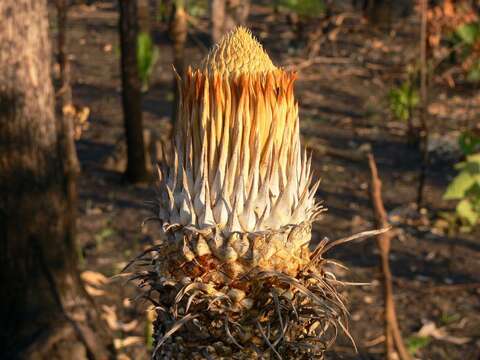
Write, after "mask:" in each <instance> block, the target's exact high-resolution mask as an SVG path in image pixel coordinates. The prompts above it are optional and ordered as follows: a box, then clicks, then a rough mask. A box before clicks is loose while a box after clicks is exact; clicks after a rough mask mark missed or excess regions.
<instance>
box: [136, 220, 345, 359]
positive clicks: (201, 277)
mask: <svg viewBox="0 0 480 360" xmlns="http://www.w3.org/2000/svg"><path fill="white" fill-rule="evenodd" d="M164 228H165V227H164ZM310 228H311V224H310V222H305V223H302V224H300V225H297V226H288V227H284V228H283V229H282V230H280V231H276V232H271V233H265V232H264V233H262V234H254V233H252V234H246V235H245V236H241V235H240V234H238V235H239V236H230V238H229V239H227V240H226V241H222V242H221V244H222V246H220V247H217V246H216V245H215V244H216V243H215V242H214V241H213V240H212V239H214V238H215V234H214V232H213V231H210V232H209V231H203V232H195V231H193V230H192V229H186V228H177V229H174V228H172V227H170V228H169V229H168V230H166V233H165V234H164V235H165V236H166V237H164V238H166V239H168V240H167V241H166V242H165V244H168V245H165V246H162V245H159V246H156V247H154V248H152V249H150V251H148V252H146V253H145V254H144V255H143V257H140V258H138V259H137V263H138V264H139V265H140V264H142V265H144V266H147V269H146V270H144V271H141V272H139V273H138V274H137V275H136V278H140V279H141V284H142V287H143V288H144V290H145V293H144V294H145V297H146V298H148V299H150V300H151V301H152V302H153V303H154V304H155V306H156V311H157V320H156V322H155V326H154V327H155V351H154V359H257V358H258V359H260V358H261V359H281V358H283V359H321V358H322V356H323V353H324V351H325V350H327V349H328V348H329V347H330V346H331V345H332V344H333V342H334V341H335V338H336V336H337V334H338V332H339V330H343V331H344V332H346V333H347V335H348V331H347V329H346V325H345V324H346V313H347V311H346V309H345V307H344V305H343V300H342V298H341V296H340V295H339V294H338V292H337V288H338V286H339V285H340V286H341V282H339V281H338V280H336V279H335V276H334V275H333V274H332V273H330V272H328V271H325V270H324V266H325V264H326V263H328V261H327V260H325V259H323V258H322V253H323V250H324V249H327V247H326V245H327V241H323V242H321V243H320V244H319V246H318V247H317V249H316V250H315V251H314V252H313V253H312V252H310V251H309V250H308V242H309V241H310ZM174 238H175V239H176V240H175V241H174V240H173V239H174ZM199 243H200V244H203V245H202V246H199ZM209 244H210V246H209ZM240 245H242V246H240ZM226 246H229V247H231V250H228V253H229V254H230V256H229V257H227V258H228V259H227V260H225V256H223V255H221V253H222V252H221V249H225V247H226ZM328 248H329V247H328ZM235 249H236V250H237V251H235ZM239 249H243V251H238V250H239ZM270 249H275V251H270ZM199 251H200V254H201V255H198V254H199ZM232 251H234V252H235V255H234V256H232V255H231V254H232ZM284 253H289V254H290V256H289V257H283V256H282V254H284ZM222 259H223V260H222ZM145 260H146V261H145Z"/></svg>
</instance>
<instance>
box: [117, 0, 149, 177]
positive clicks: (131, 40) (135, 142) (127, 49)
mask: <svg viewBox="0 0 480 360" xmlns="http://www.w3.org/2000/svg"><path fill="white" fill-rule="evenodd" d="M118 3H119V6H120V20H119V28H120V47H121V69H122V105H123V117H124V120H123V121H124V126H125V137H126V140H127V170H126V177H127V179H128V180H129V181H131V182H141V181H145V180H146V179H147V177H148V175H147V168H146V164H145V146H144V139H143V125H142V94H141V83H140V78H139V75H138V65H137V37H138V18H137V2H136V1H135V0H119V2H118Z"/></svg>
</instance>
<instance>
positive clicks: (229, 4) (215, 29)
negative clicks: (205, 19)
mask: <svg viewBox="0 0 480 360" xmlns="http://www.w3.org/2000/svg"><path fill="white" fill-rule="evenodd" d="M209 4H210V17H211V21H212V30H211V31H212V41H213V43H217V42H218V41H219V40H220V39H221V37H222V36H223V34H225V33H226V32H228V31H230V30H233V29H234V28H235V27H236V26H237V25H245V23H246V21H247V18H248V14H249V11H250V0H211V1H210V3H209Z"/></svg>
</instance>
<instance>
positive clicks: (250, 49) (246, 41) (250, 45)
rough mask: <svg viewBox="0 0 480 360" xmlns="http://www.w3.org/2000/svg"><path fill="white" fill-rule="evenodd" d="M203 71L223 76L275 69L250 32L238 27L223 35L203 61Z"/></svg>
mask: <svg viewBox="0 0 480 360" xmlns="http://www.w3.org/2000/svg"><path fill="white" fill-rule="evenodd" d="M202 67H203V70H206V71H208V72H214V71H216V72H220V73H223V74H235V75H237V74H252V73H261V72H267V71H273V70H276V69H277V68H276V67H275V65H273V63H272V60H270V57H269V56H268V55H267V53H266V52H265V50H264V49H263V47H262V45H261V44H260V43H259V42H258V41H257V40H256V39H255V37H254V36H253V35H252V32H251V31H250V30H249V29H247V28H245V27H243V26H239V27H236V28H235V29H233V30H232V31H230V32H229V33H227V34H225V35H224V36H223V38H222V39H221V40H220V41H219V42H218V44H216V45H215V46H214V47H213V48H212V49H211V50H210V53H209V54H208V56H207V57H206V58H205V59H204V61H203V66H202Z"/></svg>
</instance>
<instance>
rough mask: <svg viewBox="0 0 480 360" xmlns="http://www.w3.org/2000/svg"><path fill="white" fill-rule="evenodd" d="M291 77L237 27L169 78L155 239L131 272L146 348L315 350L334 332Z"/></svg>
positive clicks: (228, 354) (196, 352) (272, 354)
mask: <svg viewBox="0 0 480 360" xmlns="http://www.w3.org/2000/svg"><path fill="white" fill-rule="evenodd" d="M294 80H295V73H289V72H285V71H284V70H282V69H280V68H277V67H275V66H274V65H273V63H272V61H271V60H270V58H269V57H268V55H267V54H266V53H265V52H264V50H263V48H262V46H261V45H260V44H259V43H258V42H257V41H256V40H255V39H254V38H253V37H252V35H251V33H250V32H249V31H248V30H246V29H245V28H241V27H240V28H237V29H235V30H234V31H233V32H231V33H229V34H227V35H226V36H225V37H224V38H223V39H222V40H221V41H220V43H219V44H217V45H216V46H215V47H214V48H213V49H212V50H211V52H210V53H209V55H208V56H207V58H206V59H205V60H204V62H203V64H202V66H201V68H200V69H198V70H192V69H189V70H188V71H187V73H186V75H185V77H184V78H182V79H180V78H179V79H178V86H179V90H180V103H179V109H178V116H177V122H176V129H175V132H176V133H175V139H174V142H173V155H172V156H171V158H170V159H169V161H166V163H165V164H162V165H161V166H160V169H159V176H160V185H159V192H158V198H157V199H156V201H155V216H154V219H157V220H159V221H160V222H161V224H162V226H161V228H162V233H161V239H162V242H161V244H159V245H156V246H154V247H153V248H151V249H149V250H147V251H146V252H145V253H144V254H142V255H141V256H139V257H138V258H137V259H136V263H137V266H138V267H137V270H138V271H137V273H136V275H135V276H134V277H135V278H137V279H141V287H142V288H143V291H144V293H143V296H145V297H146V298H148V299H150V300H151V301H152V302H153V303H154V305H155V306H156V310H157V320H156V322H155V334H154V335H155V350H154V354H153V357H154V358H155V359H182V358H184V359H207V358H209V359H211V358H225V359H226V358H228V359H255V358H264V359H269V358H278V359H279V358H284V359H296V358H321V357H322V355H323V353H324V351H325V350H326V349H327V348H328V347H329V346H330V345H331V344H332V343H333V341H334V340H335V338H336V335H337V333H338V331H339V330H344V331H345V333H347V335H348V332H347V330H346V319H345V315H346V309H345V307H344V305H343V302H342V298H341V296H340V295H339V293H338V292H337V287H338V286H340V285H341V283H340V282H339V281H338V280H336V279H335V276H334V275H333V274H332V273H331V272H330V271H328V270H327V269H328V266H326V265H327V264H332V263H333V264H334V263H335V262H333V261H330V260H327V259H325V258H324V257H323V254H324V253H325V252H326V251H327V250H328V249H330V248H331V247H332V246H333V245H335V244H336V242H328V241H327V240H323V241H321V242H320V243H319V244H318V245H317V247H316V249H315V250H313V251H311V244H310V242H311V227H312V222H314V221H315V220H317V219H318V218H319V216H320V215H321V214H322V212H323V211H324V209H323V207H322V206H321V205H320V204H319V203H318V202H317V201H316V199H315V192H316V189H317V187H318V182H315V183H314V184H313V181H312V172H311V159H310V158H309V157H308V156H307V154H306V152H305V151H303V150H302V149H301V146H300V133H299V119H298V105H297V103H296V101H295V99H294V95H293V84H294ZM341 242H344V240H342V241H341Z"/></svg>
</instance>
